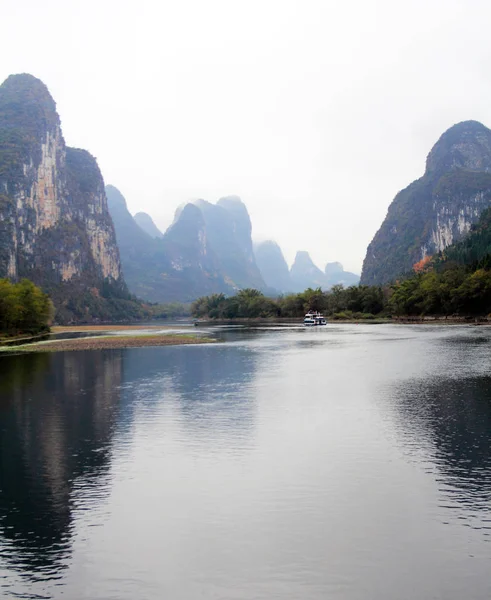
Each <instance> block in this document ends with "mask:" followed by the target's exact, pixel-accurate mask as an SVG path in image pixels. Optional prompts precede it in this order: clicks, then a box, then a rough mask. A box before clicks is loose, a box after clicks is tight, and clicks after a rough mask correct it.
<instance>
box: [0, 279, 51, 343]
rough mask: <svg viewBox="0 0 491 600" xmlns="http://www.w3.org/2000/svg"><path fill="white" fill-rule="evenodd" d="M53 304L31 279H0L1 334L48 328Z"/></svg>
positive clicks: (31, 331)
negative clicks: (18, 281)
mask: <svg viewBox="0 0 491 600" xmlns="http://www.w3.org/2000/svg"><path fill="white" fill-rule="evenodd" d="M52 317H53V304H52V302H51V300H50V299H49V296H48V295H47V294H44V293H43V292H42V290H41V289H40V288H38V287H37V286H35V285H34V284H33V283H32V281H29V280H28V279H23V280H22V281H21V282H20V283H11V282H10V281H9V280H8V279H0V336H4V337H6V336H14V335H20V334H26V333H27V334H32V335H35V334H38V333H42V332H44V331H49V325H50V322H51V319H52Z"/></svg>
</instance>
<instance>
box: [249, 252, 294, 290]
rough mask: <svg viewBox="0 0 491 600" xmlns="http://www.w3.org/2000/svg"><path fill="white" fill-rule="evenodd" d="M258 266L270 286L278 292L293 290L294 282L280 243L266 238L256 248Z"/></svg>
mask: <svg viewBox="0 0 491 600" xmlns="http://www.w3.org/2000/svg"><path fill="white" fill-rule="evenodd" d="M254 254H255V256H256V262H257V266H258V267H259V270H260V272H261V275H262V278H263V279H264V281H265V283H266V285H267V286H268V288H271V289H272V290H275V291H276V292H277V293H284V292H291V291H292V290H293V284H292V280H291V277H290V271H289V269H288V265H287V263H286V260H285V257H284V256H283V252H282V251H281V248H280V247H279V246H278V244H277V243H276V242H274V241H272V240H266V241H265V242H261V243H260V244H257V246H256V247H255V249H254Z"/></svg>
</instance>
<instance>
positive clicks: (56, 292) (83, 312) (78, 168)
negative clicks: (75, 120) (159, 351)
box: [0, 74, 127, 320]
mask: <svg viewBox="0 0 491 600" xmlns="http://www.w3.org/2000/svg"><path fill="white" fill-rule="evenodd" d="M5 276H7V277H10V278H12V279H14V280H16V279H19V278H22V277H27V278H29V279H31V280H33V281H34V282H35V283H37V284H38V285H41V286H42V287H43V288H44V289H45V290H46V291H48V293H50V294H51V296H52V297H53V300H54V301H55V305H56V306H57V309H58V315H59V316H61V320H70V319H83V320H90V319H92V318H93V317H99V318H108V316H109V315H108V314H106V313H105V309H104V306H103V304H104V303H103V301H102V300H101V298H104V293H105V292H106V293H107V291H108V289H109V288H111V290H112V294H113V295H115V296H121V297H126V296H127V291H126V288H125V284H124V281H123V277H122V273H121V266H120V259H119V251H118V248H117V245H116V238H115V233H114V227H113V224H112V220H111V218H110V216H109V213H108V210H107V201H106V195H105V190H104V181H103V179H102V175H101V172H100V170H99V168H98V166H97V163H96V161H95V159H94V158H93V157H92V156H91V155H90V154H89V153H88V152H86V151H85V150H78V149H74V148H67V147H66V145H65V141H64V139H63V135H62V131H61V126H60V119H59V116H58V114H57V112H56V105H55V102H54V100H53V98H52V97H51V95H50V93H49V91H48V89H47V87H46V86H45V85H44V84H43V83H42V82H41V81H40V80H39V79H36V78H35V77H33V76H32V75H27V74H23V75H11V76H10V77H9V78H8V79H7V80H6V81H5V82H4V83H3V84H2V85H1V86H0V277H5ZM84 297H85V300H84ZM92 299H93V300H94V302H92ZM88 304H92V306H88Z"/></svg>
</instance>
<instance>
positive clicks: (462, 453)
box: [395, 376, 491, 511]
mask: <svg viewBox="0 0 491 600" xmlns="http://www.w3.org/2000/svg"><path fill="white" fill-rule="evenodd" d="M395 391H396V398H397V405H396V406H397V409H398V411H399V414H400V424H399V429H400V432H401V433H402V434H403V436H404V439H405V440H406V442H407V445H406V447H407V448H408V449H411V448H412V449H414V450H415V451H416V452H418V451H419V450H420V449H421V448H426V452H427V453H429V454H430V456H431V462H432V463H433V465H434V466H435V467H436V469H437V473H436V475H437V479H438V483H439V487H440V492H441V493H442V495H443V496H444V497H445V501H444V503H445V505H446V506H447V507H448V508H458V507H460V508H465V509H468V510H471V511H472V510H484V511H489V508H490V501H491V377H487V376H483V377H467V378H465V379H461V378H459V379H457V378H455V377H433V378H429V379H423V380H417V379H413V380H410V381H406V382H404V383H400V384H398V385H397V386H395Z"/></svg>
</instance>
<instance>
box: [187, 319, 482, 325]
mask: <svg viewBox="0 0 491 600" xmlns="http://www.w3.org/2000/svg"><path fill="white" fill-rule="evenodd" d="M326 319H327V323H328V325H388V324H393V325H491V319H488V318H487V317H469V316H466V317H456V316H453V317H432V316H427V317H392V318H388V317H380V318H379V317H375V318H373V319H335V318H333V317H326ZM213 325H244V326H254V325H263V326H266V327H267V326H268V325H270V326H278V325H285V326H287V325H303V319H302V318H301V317H297V318H290V317H288V318H286V317H285V318H282V317H280V318H276V319H272V318H255V319H200V320H199V321H198V322H197V326H198V327H199V326H203V327H207V326H213Z"/></svg>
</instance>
